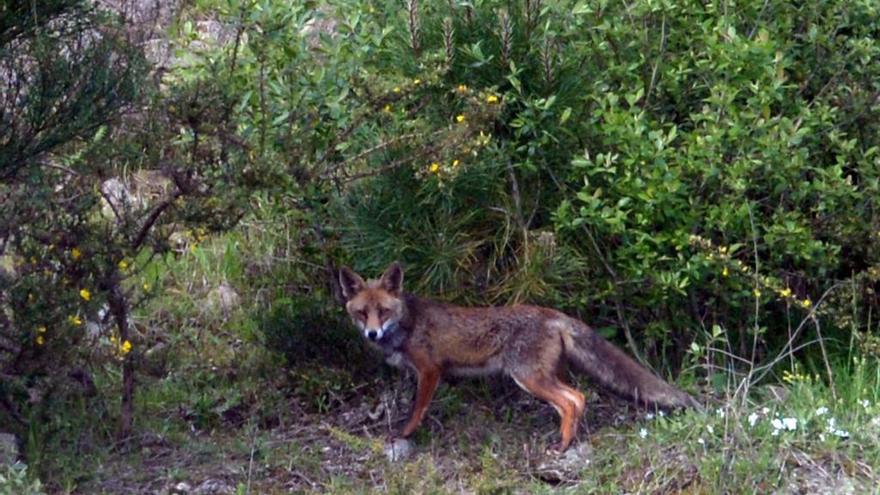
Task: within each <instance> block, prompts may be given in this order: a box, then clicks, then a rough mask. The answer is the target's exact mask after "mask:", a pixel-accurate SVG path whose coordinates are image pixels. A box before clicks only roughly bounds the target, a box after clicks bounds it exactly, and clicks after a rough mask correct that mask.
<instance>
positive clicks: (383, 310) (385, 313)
mask: <svg viewBox="0 0 880 495" xmlns="http://www.w3.org/2000/svg"><path fill="white" fill-rule="evenodd" d="M390 314H391V310H390V309H388V308H379V318H382V319H383V320H384V319H385V317H386V316H389V315H390Z"/></svg>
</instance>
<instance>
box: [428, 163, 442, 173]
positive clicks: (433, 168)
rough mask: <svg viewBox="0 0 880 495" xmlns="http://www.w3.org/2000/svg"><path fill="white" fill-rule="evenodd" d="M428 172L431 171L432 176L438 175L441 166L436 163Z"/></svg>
mask: <svg viewBox="0 0 880 495" xmlns="http://www.w3.org/2000/svg"><path fill="white" fill-rule="evenodd" d="M428 170H430V171H431V173H432V174H436V173H437V172H439V171H440V164H439V163H437V162H434V163H432V164H431V166H430V167H429V168H428Z"/></svg>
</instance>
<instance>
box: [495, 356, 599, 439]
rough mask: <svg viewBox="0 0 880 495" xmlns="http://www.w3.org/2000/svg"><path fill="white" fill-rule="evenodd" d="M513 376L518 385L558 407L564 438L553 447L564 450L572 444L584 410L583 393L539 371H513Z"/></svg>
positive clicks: (555, 407) (561, 431)
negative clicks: (579, 418)
mask: <svg viewBox="0 0 880 495" xmlns="http://www.w3.org/2000/svg"><path fill="white" fill-rule="evenodd" d="M512 377H513V380H514V381H515V382H516V383H517V385H519V386H520V387H522V388H523V389H524V390H525V391H526V392H529V393H530V394H532V395H534V396H535V397H537V398H539V399H542V400H545V401H547V402H549V403H550V405H551V406H553V408H554V409H556V412H558V413H559V416H560V418H561V421H560V433H561V435H562V439H561V441H560V442H559V443H558V444H556V445H554V446H553V447H551V449H553V450H555V451H557V452H563V451H564V450H565V449H567V448H568V446H569V444H571V441H572V439H574V435H575V433H577V422H578V417H579V414H580V412H582V411H583V404H584V396H583V394H581V393H580V392H578V391H577V390H574V389H573V388H571V387H569V386H567V385H565V384H563V383H562V382H560V381H559V380H558V379H557V378H556V377H553V376H548V375H545V374H541V373H538V372H532V373H513V374H512Z"/></svg>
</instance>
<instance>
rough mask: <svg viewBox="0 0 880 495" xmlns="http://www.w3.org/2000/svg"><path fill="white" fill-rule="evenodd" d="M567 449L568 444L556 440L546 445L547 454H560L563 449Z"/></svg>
mask: <svg viewBox="0 0 880 495" xmlns="http://www.w3.org/2000/svg"><path fill="white" fill-rule="evenodd" d="M566 449H568V445H566V444H564V443H562V442H556V443H554V444H553V445H550V446H549V447H547V454H549V455H561V454H562V453H563V452H565V450H566Z"/></svg>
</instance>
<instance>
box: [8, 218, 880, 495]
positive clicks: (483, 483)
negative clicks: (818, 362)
mask: <svg viewBox="0 0 880 495" xmlns="http://www.w3.org/2000/svg"><path fill="white" fill-rule="evenodd" d="M287 235H289V233H288V232H285V231H283V230H281V231H276V232H271V233H270V232H269V229H266V230H259V229H257V230H255V231H253V232H248V233H247V235H244V234H241V233H238V234H230V235H228V236H226V237H222V238H216V239H209V240H207V241H206V242H204V243H202V244H201V245H199V246H197V247H195V248H194V249H192V250H190V249H188V248H187V249H186V250H185V251H184V254H182V255H180V256H176V257H169V258H167V259H165V260H160V261H158V262H156V265H155V266H151V267H149V269H147V270H145V271H144V272H143V274H142V276H143V277H145V278H144V279H143V280H136V281H135V283H138V284H141V283H150V284H151V285H152V286H153V287H156V288H157V289H156V290H159V288H161V289H162V292H161V295H160V296H158V297H156V298H155V299H153V300H152V301H151V302H150V303H149V304H148V305H146V306H144V307H142V308H140V309H139V310H138V313H137V315H136V316H137V318H136V319H137V321H138V323H139V325H140V326H139V328H141V329H142V330H141V335H140V337H139V343H140V345H141V346H142V347H143V352H144V354H143V356H144V357H143V359H144V361H143V363H142V364H143V367H142V369H143V370H144V371H143V372H142V373H140V374H139V376H138V390H137V396H136V397H137V425H136V429H137V431H138V432H139V434H138V436H137V437H136V438H134V439H132V440H131V441H129V442H127V443H122V444H120V443H116V442H115V441H114V439H113V431H114V427H113V421H114V419H113V418H115V417H116V415H115V411H116V408H117V402H118V401H117V399H116V397H117V395H116V391H118V390H119V387H120V383H119V381H120V376H119V373H118V365H117V364H116V363H115V362H113V361H109V362H105V363H102V364H100V365H99V366H96V368H95V369H94V370H93V372H94V377H95V380H96V382H97V385H98V390H99V391H100V395H99V397H97V398H94V399H91V400H88V401H86V400H85V399H82V398H78V397H75V396H71V397H68V398H67V399H65V400H66V401H67V402H65V403H64V404H63V406H64V408H63V409H62V410H63V411H64V414H60V413H59V414H57V415H55V416H53V417H50V418H44V420H43V421H38V422H35V423H34V424H35V425H36V426H35V427H34V428H33V430H34V431H33V432H32V435H31V437H30V439H29V442H28V443H29V444H28V449H27V450H28V455H29V458H30V460H31V465H30V468H31V471H30V475H29V476H30V478H28V479H34V476H35V475H36V476H38V477H39V479H40V480H41V481H42V483H43V486H44V487H45V489H46V491H47V492H50V493H121V492H127V493H165V492H167V491H168V489H169V488H170V487H173V486H175V485H176V484H179V483H184V482H185V483H188V484H189V485H190V486H191V487H193V488H196V487H199V486H201V485H204V484H205V483H209V482H213V483H215V485H216V486H220V487H221V488H222V489H223V490H225V491H226V492H227V493H242V494H247V493H290V492H298V493H328V492H329V493H371V492H374V491H382V492H387V493H462V492H468V493H486V494H495V493H556V492H557V491H558V490H561V489H562V490H565V491H568V492H571V493H623V492H626V493H730V492H736V493H769V492H775V493H800V492H809V493H830V492H844V493H845V492H847V490H849V492H850V493H872V490H873V491H874V492H876V491H877V489H876V488H874V487H875V486H878V481H880V475H878V470H880V366H878V364H880V363H878V362H877V359H876V358H867V359H862V358H858V359H850V360H848V361H846V362H838V363H833V376H834V377H835V378H834V380H835V382H834V385H835V387H834V389H833V390H832V388H831V387H829V386H828V384H827V383H826V382H824V381H823V380H821V379H819V378H817V377H815V376H812V375H809V374H807V373H803V372H801V373H798V370H793V371H792V372H791V373H789V374H788V375H786V380H784V381H782V382H781V383H779V384H776V385H773V386H769V385H755V386H752V387H751V388H750V391H749V393H748V396H747V397H745V398H743V397H742V396H739V395H735V394H734V391H735V390H736V387H734V386H733V385H723V386H720V387H719V388H717V389H716V390H715V392H714V394H713V395H714V397H716V398H714V399H711V402H712V403H711V405H710V407H709V408H708V410H707V411H706V412H705V413H697V412H688V413H685V414H676V415H671V416H670V415H666V416H660V415H659V414H654V415H649V414H647V413H646V411H644V410H637V409H635V408H632V407H630V406H629V405H627V404H625V403H622V402H618V401H616V400H614V399H610V398H605V397H602V396H599V395H596V394H590V402H589V404H588V407H587V413H586V415H585V417H584V418H583V419H582V423H581V435H580V438H579V442H580V443H579V444H578V445H579V446H580V447H577V446H576V447H577V448H579V449H580V451H579V452H580V456H579V457H576V458H575V460H576V462H574V463H569V464H567V465H564V463H562V461H560V460H559V459H555V458H552V457H548V456H547V455H545V452H544V449H545V448H546V447H547V446H548V445H550V444H551V443H553V442H554V441H555V440H556V439H557V435H558V418H557V417H556V415H555V413H554V411H553V410H552V409H551V408H550V407H549V406H547V405H546V404H543V403H541V402H539V401H537V400H535V399H533V398H531V397H529V396H527V395H526V394H524V393H522V392H521V391H519V389H517V388H516V387H515V386H513V385H512V384H510V383H509V381H507V380H503V379H489V380H483V381H480V380H462V381H460V382H456V383H454V384H444V385H442V386H441V388H440V390H439V392H438V394H437V397H436V399H435V401H434V402H433V403H432V406H431V408H430V410H429V414H428V418H427V419H426V421H425V423H424V424H423V427H422V428H421V429H420V430H419V431H418V432H417V434H416V435H415V437H414V446H415V453H414V455H413V457H411V458H410V459H408V460H406V461H405V462H400V463H391V462H389V461H388V459H387V458H386V457H385V454H384V452H383V445H384V443H383V442H384V440H385V438H386V437H387V435H388V434H389V433H390V432H392V431H393V430H394V429H395V428H396V427H398V426H399V425H400V423H401V422H402V421H404V420H405V417H406V413H407V412H408V409H409V407H410V401H411V398H412V396H413V392H414V380H413V378H412V377H411V376H408V375H405V374H401V373H399V372H397V371H392V370H389V369H387V368H384V367H380V366H379V365H377V364H376V363H377V362H378V361H379V359H380V357H379V356H376V355H374V354H370V353H369V352H363V353H362V354H357V355H354V354H353V355H352V356H354V358H356V359H357V360H360V359H364V360H369V361H370V362H369V363H359V362H350V363H347V366H342V365H336V366H328V365H326V363H332V362H334V361H333V360H324V361H321V360H320V359H314V358H313V359H311V360H309V361H303V362H294V363H293V364H289V363H288V364H287V365H285V363H284V360H283V358H282V357H281V356H279V355H278V354H276V353H274V352H272V351H271V350H268V349H267V348H266V341H265V340H264V338H263V335H262V334H261V332H260V331H259V327H260V321H259V318H258V316H256V315H257V314H258V313H257V310H258V309H259V307H260V304H261V300H262V298H264V297H269V294H275V295H277V294H285V293H286V292H285V290H286V289H285V288H286V287H288V286H289V284H290V283H291V282H290V281H291V280H297V277H298V276H301V275H302V273H303V271H302V270H303V265H302V261H295V260H287V261H282V262H281V263H282V265H283V266H282V268H281V270H282V271H283V272H284V273H286V274H287V275H288V276H289V277H290V278H287V279H285V278H273V277H271V276H269V272H267V271H265V267H264V264H265V263H264V261H263V260H265V259H266V257H267V256H275V254H276V253H277V252H278V250H277V249H276V248H278V247H279V244H281V243H284V242H288V241H289V239H287V238H286V236H287ZM282 251H283V250H282ZM276 262H277V260H276ZM146 277H148V278H146ZM220 284H227V285H229V286H230V287H233V288H235V289H236V290H237V291H238V292H239V295H240V296H241V297H240V301H241V303H240V304H238V305H237V306H235V307H231V308H226V309H221V308H219V307H218V306H210V307H209V305H207V304H206V303H205V300H206V297H207V295H208V294H210V293H211V291H212V290H213V289H214V288H216V287H218V286H219V285H220ZM167 329H174V331H168V330H167ZM328 331H329V330H328ZM340 335H341V336H344V335H346V334H344V333H341V334H340ZM340 338H343V337H340ZM713 338H718V337H717V336H715V337H713ZM288 359H290V356H288ZM342 362H343V363H345V360H343V361H342ZM722 378H725V379H723V380H711V381H714V382H717V383H723V384H727V383H730V382H732V381H733V380H728V379H727V378H731V377H722ZM581 388H582V389H584V390H590V388H589V386H588V385H587V384H586V383H581ZM835 394H836V397H835ZM832 418H833V422H831V419H832ZM17 475H18V476H19V477H21V474H20V473H18V474H17ZM10 483H20V482H18V481H17V482H6V484H5V485H4V484H3V482H0V493H4V492H3V490H4V489H6V487H7V486H18V485H10ZM14 493H18V492H17V491H16V492H14ZM22 493H24V492H22Z"/></svg>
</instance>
